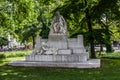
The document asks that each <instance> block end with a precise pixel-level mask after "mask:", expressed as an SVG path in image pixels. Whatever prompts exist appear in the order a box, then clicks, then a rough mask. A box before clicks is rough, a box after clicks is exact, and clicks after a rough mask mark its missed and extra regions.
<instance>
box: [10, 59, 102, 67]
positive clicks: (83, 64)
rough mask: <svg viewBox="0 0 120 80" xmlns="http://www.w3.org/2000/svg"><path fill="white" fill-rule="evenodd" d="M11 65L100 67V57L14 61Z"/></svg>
mask: <svg viewBox="0 0 120 80" xmlns="http://www.w3.org/2000/svg"><path fill="white" fill-rule="evenodd" d="M8 65H11V66H27V67H28V66H32V67H60V68H99V67H100V59H90V60H88V61H86V62H49V61H46V62H42V61H41V62H39V61H13V62H10V63H9V64H8Z"/></svg>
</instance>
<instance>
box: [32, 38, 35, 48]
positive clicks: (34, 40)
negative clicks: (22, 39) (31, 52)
mask: <svg viewBox="0 0 120 80" xmlns="http://www.w3.org/2000/svg"><path fill="white" fill-rule="evenodd" d="M32 40H33V49H34V48H35V36H32Z"/></svg>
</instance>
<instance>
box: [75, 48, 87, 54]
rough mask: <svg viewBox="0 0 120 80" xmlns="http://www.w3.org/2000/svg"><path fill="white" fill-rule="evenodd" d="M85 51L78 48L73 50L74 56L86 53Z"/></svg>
mask: <svg viewBox="0 0 120 80" xmlns="http://www.w3.org/2000/svg"><path fill="white" fill-rule="evenodd" d="M85 52H86V51H85V49H84V48H77V49H73V54H80V53H85Z"/></svg>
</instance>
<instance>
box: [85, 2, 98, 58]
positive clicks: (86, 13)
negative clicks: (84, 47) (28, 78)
mask: <svg viewBox="0 0 120 80" xmlns="http://www.w3.org/2000/svg"><path fill="white" fill-rule="evenodd" d="M85 5H87V1H86V0H85ZM85 16H86V20H87V25H88V30H89V32H90V33H91V35H90V36H89V37H90V38H89V39H90V57H91V58H96V56H95V50H94V38H93V35H92V33H93V29H92V22H91V17H90V13H89V9H88V8H87V9H86V11H85Z"/></svg>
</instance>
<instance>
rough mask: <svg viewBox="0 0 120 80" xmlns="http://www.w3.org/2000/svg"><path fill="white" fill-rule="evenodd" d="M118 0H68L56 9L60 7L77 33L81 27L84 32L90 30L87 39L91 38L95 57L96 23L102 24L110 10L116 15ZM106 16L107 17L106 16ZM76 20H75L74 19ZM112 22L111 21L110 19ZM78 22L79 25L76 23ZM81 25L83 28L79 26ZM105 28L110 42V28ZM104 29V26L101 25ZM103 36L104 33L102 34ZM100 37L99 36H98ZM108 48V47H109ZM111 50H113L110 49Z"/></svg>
mask: <svg viewBox="0 0 120 80" xmlns="http://www.w3.org/2000/svg"><path fill="white" fill-rule="evenodd" d="M118 3H119V2H118V0H109V1H106V0H71V1H69V0H67V1H66V2H65V4H64V5H63V6H62V7H58V8H56V9H59V10H60V11H61V13H62V14H63V16H64V17H65V18H66V19H67V21H68V23H69V24H68V25H69V26H72V27H74V29H75V28H76V29H75V30H74V31H75V32H76V33H75V34H77V33H81V32H80V30H79V29H82V30H83V31H84V32H88V34H87V38H86V39H87V40H89V43H90V55H91V58H95V57H96V56H95V50H94V45H95V39H96V36H95V35H96V34H95V32H96V31H94V30H96V29H94V25H95V24H99V25H100V24H101V20H102V18H103V15H104V14H105V13H107V12H108V11H109V13H110V14H113V13H114V15H115V14H116V12H117V13H118V12H119V5H118ZM113 17H114V18H115V19H116V20H118V19H117V18H116V16H112V17H111V18H110V20H112V18H113ZM104 18H105V17H104ZM73 20H74V21H73ZM109 22H111V21H109ZM75 24H78V25H75ZM79 27H81V28H79ZM104 27H105V28H104V29H105V30H106V31H107V32H106V33H104V34H105V35H106V39H107V40H108V41H109V43H110V36H111V35H110V33H109V32H110V30H109V27H108V26H104ZM101 29H103V27H101ZM101 36H102V35H101ZM98 37H99V36H98ZM110 45H111V44H108V45H106V46H107V47H108V46H109V47H110ZM107 49H108V48H107ZM110 51H111V50H110Z"/></svg>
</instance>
